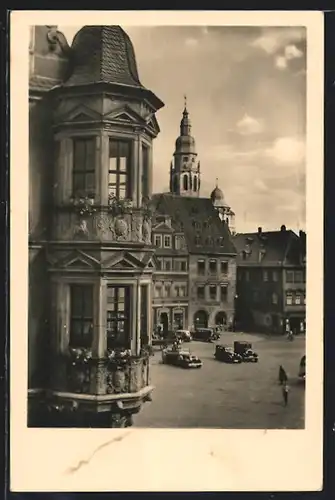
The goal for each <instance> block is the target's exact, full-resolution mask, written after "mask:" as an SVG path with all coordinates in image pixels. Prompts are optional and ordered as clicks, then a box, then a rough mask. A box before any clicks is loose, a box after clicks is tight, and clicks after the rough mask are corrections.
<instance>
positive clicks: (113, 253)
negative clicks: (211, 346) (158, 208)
mask: <svg viewBox="0 0 335 500" xmlns="http://www.w3.org/2000/svg"><path fill="white" fill-rule="evenodd" d="M56 28H57V27H56V26H38V27H33V28H32V33H31V44H30V58H31V59H30V82H29V83H30V94H29V101H30V117H29V118H30V133H29V136H30V164H29V179H30V198H29V261H30V266H29V418H30V425H41V422H42V424H43V425H44V424H45V422H46V417H47V416H48V419H49V420H48V421H49V422H50V418H51V417H52V418H51V420H52V422H57V424H58V425H59V424H63V425H80V426H86V425H88V426H92V425H97V426H103V425H108V426H109V425H115V426H120V425H129V424H130V421H131V415H132V414H133V413H135V412H137V411H139V409H140V407H141V404H142V403H143V401H145V400H146V399H148V398H149V395H150V392H151V391H152V386H151V385H150V380H149V360H148V356H147V354H146V352H145V347H146V346H147V344H148V343H149V342H150V335H151V331H152V327H151V317H152V316H151V303H152V300H151V290H152V272H153V266H154V264H153V257H154V248H153V246H152V242H151V215H152V212H151V208H150V202H149V198H150V195H151V189H152V187H151V186H152V141H153V139H154V138H155V137H156V136H157V134H158V133H159V127H158V123H157V120H156V117H155V113H156V111H157V110H159V109H160V108H161V107H162V106H163V102H162V101H161V100H160V99H159V98H158V97H157V96H156V95H155V94H154V93H153V92H151V91H150V90H148V89H146V88H145V87H144V86H143V85H142V84H141V82H140V80H139V75H138V72H137V65H136V59H135V54H134V49H133V45H132V43H131V41H130V39H129V37H128V35H127V34H126V33H125V31H124V30H123V29H122V28H121V27H119V26H84V27H83V28H82V29H80V30H79V31H78V33H77V34H76V36H75V37H74V39H73V43H72V45H71V47H69V46H68V44H67V42H66V39H65V37H64V36H63V35H62V34H61V33H60V32H59V31H57V29H56ZM41 415H42V416H41ZM36 422H37V424H36Z"/></svg>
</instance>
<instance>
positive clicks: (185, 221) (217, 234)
mask: <svg viewBox="0 0 335 500" xmlns="http://www.w3.org/2000/svg"><path fill="white" fill-rule="evenodd" d="M153 201H154V203H155V205H156V210H157V211H158V212H159V213H162V214H164V213H165V214H167V215H170V216H171V217H172V220H173V221H174V222H176V223H179V222H181V223H182V225H183V233H184V236H185V240H186V244H187V247H188V250H189V252H190V253H193V254H217V253H219V254H233V255H235V254H236V249H235V247H234V244H233V242H232V236H231V234H230V231H229V229H228V227H227V225H226V224H225V223H223V222H222V221H221V220H220V218H219V216H218V214H217V212H216V210H215V209H214V208H213V205H212V202H211V200H210V199H209V198H192V197H184V196H178V195H173V194H170V193H169V194H165V193H162V194H155V195H154V196H153ZM196 238H198V242H196Z"/></svg>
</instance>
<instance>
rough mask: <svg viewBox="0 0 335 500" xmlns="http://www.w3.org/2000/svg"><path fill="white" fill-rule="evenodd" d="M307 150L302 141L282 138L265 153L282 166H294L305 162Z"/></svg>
mask: <svg viewBox="0 0 335 500" xmlns="http://www.w3.org/2000/svg"><path fill="white" fill-rule="evenodd" d="M305 150H306V146H305V142H304V141H303V140H302V139H297V138H294V137H280V138H278V139H276V140H275V141H274V143H273V145H272V147H271V148H269V149H267V150H266V151H265V155H266V156H268V157H270V158H272V159H273V160H275V161H276V162H277V163H280V164H282V165H293V164H298V163H302V162H303V161H304V159H305V152H306V151H305Z"/></svg>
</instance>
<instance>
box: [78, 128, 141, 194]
mask: <svg viewBox="0 0 335 500" xmlns="http://www.w3.org/2000/svg"><path fill="white" fill-rule="evenodd" d="M132 146H133V144H132V141H126V140H116V139H110V140H109V165H108V193H109V194H110V195H113V196H116V197H117V198H118V199H125V198H131V196H132V178H131V162H132ZM95 155H96V139H95V137H85V138H82V137H80V138H75V139H73V171H72V186H73V194H74V195H76V194H77V193H85V194H86V195H93V196H94V194H95V191H96V179H95V170H96V165H95ZM141 192H142V196H143V197H147V196H148V195H149V147H148V146H147V145H145V144H143V143H142V176H141Z"/></svg>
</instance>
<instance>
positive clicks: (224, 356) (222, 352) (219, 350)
mask: <svg viewBox="0 0 335 500" xmlns="http://www.w3.org/2000/svg"><path fill="white" fill-rule="evenodd" d="M214 356H215V359H217V360H218V361H224V362H225V363H242V358H241V356H240V355H239V354H236V352H234V349H233V348H232V347H230V346H227V345H223V344H219V345H217V346H215V353H214Z"/></svg>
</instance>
